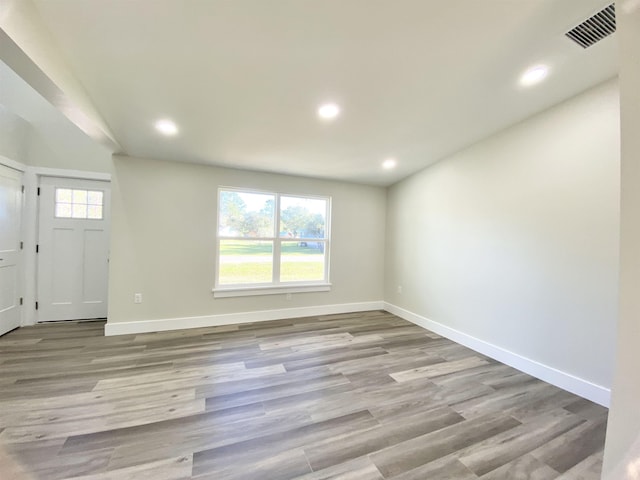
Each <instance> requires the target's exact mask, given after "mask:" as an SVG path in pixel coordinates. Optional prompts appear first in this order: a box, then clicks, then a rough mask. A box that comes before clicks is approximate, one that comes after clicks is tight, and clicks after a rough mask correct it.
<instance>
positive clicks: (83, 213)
mask: <svg viewBox="0 0 640 480" xmlns="http://www.w3.org/2000/svg"><path fill="white" fill-rule="evenodd" d="M71 216H72V217H73V218H87V206H86V205H76V204H75V203H74V204H73V208H72V210H71Z"/></svg>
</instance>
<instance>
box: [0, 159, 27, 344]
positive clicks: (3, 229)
mask: <svg viewBox="0 0 640 480" xmlns="http://www.w3.org/2000/svg"><path fill="white" fill-rule="evenodd" d="M21 218H22V172H19V171H17V170H14V169H12V168H9V167H5V166H4V165H0V335H2V334H4V333H7V332H8V331H9V330H13V329H14V328H16V327H18V326H20V293H19V288H18V285H19V283H18V282H19V279H20V275H19V273H20V260H21V252H20V223H21Z"/></svg>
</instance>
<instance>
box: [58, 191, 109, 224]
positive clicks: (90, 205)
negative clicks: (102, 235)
mask: <svg viewBox="0 0 640 480" xmlns="http://www.w3.org/2000/svg"><path fill="white" fill-rule="evenodd" d="M103 198H104V192H101V191H100V190H76V189H71V188H56V201H55V216H56V218H88V219H90V220H102V206H103V203H102V202H103Z"/></svg>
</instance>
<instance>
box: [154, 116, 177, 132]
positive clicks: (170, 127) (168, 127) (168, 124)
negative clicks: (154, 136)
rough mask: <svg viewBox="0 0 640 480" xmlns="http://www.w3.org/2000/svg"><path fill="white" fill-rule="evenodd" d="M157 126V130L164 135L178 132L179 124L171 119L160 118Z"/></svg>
mask: <svg viewBox="0 0 640 480" xmlns="http://www.w3.org/2000/svg"><path fill="white" fill-rule="evenodd" d="M155 126H156V130H158V131H159V132H160V133H162V134H163V135H175V134H176V133H178V126H177V125H176V124H175V123H174V122H172V121H171V120H166V119H164V120H158V121H157V122H156V125H155Z"/></svg>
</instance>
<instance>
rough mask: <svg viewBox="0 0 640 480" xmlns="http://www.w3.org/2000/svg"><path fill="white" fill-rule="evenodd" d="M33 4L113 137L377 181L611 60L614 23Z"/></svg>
mask: <svg viewBox="0 0 640 480" xmlns="http://www.w3.org/2000/svg"><path fill="white" fill-rule="evenodd" d="M33 3H34V5H35V7H36V9H37V12H38V14H39V16H40V17H41V21H42V23H43V25H44V26H45V27H46V28H47V29H48V30H49V31H50V34H51V37H52V38H53V41H54V42H55V44H56V46H57V48H58V49H59V50H60V52H61V53H62V55H63V57H64V59H65V60H66V65H67V67H68V68H69V70H70V72H71V73H72V74H73V76H74V77H75V78H76V79H77V80H78V81H79V83H80V84H81V85H82V86H83V87H84V89H85V90H86V93H87V94H88V97H89V98H90V99H91V101H92V102H93V106H94V107H95V109H96V111H97V112H98V113H99V115H100V116H101V117H102V119H103V120H104V121H105V123H106V124H107V125H108V127H109V129H110V130H111V132H112V133H113V135H114V137H115V140H116V141H117V143H118V144H119V145H120V146H121V148H122V151H123V152H124V153H126V154H128V155H132V156H141V157H148V158H155V159H165V160H173V161H183V162H196V163H205V164H213V165H224V166H231V167H236V168H244V169H252V170H261V171H270V172H278V173H288V174H294V175H305V176H313V177H321V178H334V179H341V180H347V181H354V182H360V183H368V184H373V185H390V184H392V183H394V182H396V181H398V180H400V179H402V178H404V177H406V176H408V175H410V174H411V173H414V172H416V171H418V170H420V169H422V168H424V167H425V166H427V165H429V164H432V163H434V162H436V161H438V160H440V159H442V158H443V157H445V156H447V155H449V154H451V153H453V152H455V151H458V150H460V149H462V148H464V147H466V146H468V145H470V144H472V143H474V142H476V141H478V140H480V139H482V138H484V137H486V136H488V135H490V134H492V133H494V132H496V131H498V130H500V129H502V128H505V127H506V126H508V125H511V124H513V123H516V122H518V121H520V120H522V119H524V118H526V117H528V116H531V115H532V114H535V113H537V112H539V111H542V110H544V109H546V108H548V107H550V106H552V105H554V104H556V103H558V102H559V101H562V100H564V99H566V98H569V97H571V96H573V95H575V94H577V93H579V92H581V91H583V90H585V89H587V88H589V87H591V86H594V85H596V84H598V83H601V82H603V81H604V80H606V79H609V78H611V77H613V76H615V75H616V74H617V51H616V41H615V35H613V36H611V37H608V38H606V39H604V40H603V41H601V42H599V43H598V44H596V45H595V46H593V47H591V48H589V49H587V50H583V49H582V48H580V47H578V46H577V45H575V44H574V43H572V42H571V41H569V40H568V39H567V38H566V37H565V36H564V33H565V32H566V31H567V30H569V29H570V28H572V27H573V26H575V25H576V24H577V23H579V22H581V21H582V20H584V19H585V18H586V17H588V16H589V15H591V14H593V13H595V12H596V11H598V10H600V9H601V8H603V7H604V6H606V5H607V4H608V3H609V2H607V1H602V0H563V1H562V2H559V1H558V0H517V1H516V0H447V1H441V0H438V1H435V0H433V1H432V0H269V1H266V0H189V1H184V0H92V1H90V2H87V1H85V0H56V1H51V0H34V2H33ZM539 63H545V64H547V65H549V67H550V73H549V76H548V78H547V79H546V80H545V81H544V82H542V83H541V84H538V85H536V86H534V87H530V88H527V89H525V88H523V87H521V86H519V84H518V78H519V76H520V75H521V73H522V72H523V71H524V70H525V69H526V68H527V67H529V66H531V65H534V64H539ZM326 101H332V102H336V103H338V104H339V105H340V106H341V108H342V113H341V115H340V116H339V117H338V118H337V119H335V120H334V121H332V122H326V121H324V122H323V121H320V120H319V119H318V118H317V116H316V109H317V107H318V105H319V104H321V103H323V102H326ZM159 118H170V119H172V120H174V121H175V122H176V123H177V125H178V127H179V133H178V134H177V135H175V136H172V137H163V136H161V135H160V134H159V133H158V132H157V131H156V130H155V129H154V127H153V124H154V122H155V121H156V120H157V119H159ZM388 157H395V158H396V159H397V161H398V166H397V168H396V169H394V170H390V171H387V170H383V169H382V168H381V163H382V161H383V160H384V159H385V158H388Z"/></svg>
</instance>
